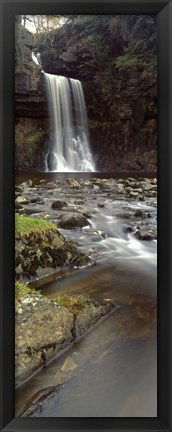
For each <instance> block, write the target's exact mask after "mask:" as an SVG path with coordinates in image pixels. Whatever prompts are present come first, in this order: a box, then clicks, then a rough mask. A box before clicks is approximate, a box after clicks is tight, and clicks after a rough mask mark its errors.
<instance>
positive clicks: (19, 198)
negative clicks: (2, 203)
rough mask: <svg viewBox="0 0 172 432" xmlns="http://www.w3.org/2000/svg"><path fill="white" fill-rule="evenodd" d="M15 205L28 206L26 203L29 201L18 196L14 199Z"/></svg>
mask: <svg viewBox="0 0 172 432" xmlns="http://www.w3.org/2000/svg"><path fill="white" fill-rule="evenodd" d="M15 203H16V204H28V203H29V200H28V198H26V197H24V196H21V195H19V196H18V197H17V198H16V200H15Z"/></svg>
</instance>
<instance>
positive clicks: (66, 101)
mask: <svg viewBox="0 0 172 432" xmlns="http://www.w3.org/2000/svg"><path fill="white" fill-rule="evenodd" d="M44 76H45V80H46V86H47V94H48V102H49V110H50V117H51V130H52V133H51V136H50V146H49V152H48V154H47V155H46V169H47V170H48V171H59V172H64V171H69V172H74V171H81V172H83V171H85V172H86V171H95V166H94V163H93V158H92V155H91V152H90V148H89V140H88V127H87V116H86V108H85V101H84V95H83V90H82V85H81V82H80V81H79V80H74V79H68V78H65V77H63V76H56V75H51V74H47V73H45V74H44Z"/></svg>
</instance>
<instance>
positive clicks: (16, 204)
mask: <svg viewBox="0 0 172 432" xmlns="http://www.w3.org/2000/svg"><path fill="white" fill-rule="evenodd" d="M22 209H23V207H22V205H21V204H19V203H18V202H15V210H22Z"/></svg>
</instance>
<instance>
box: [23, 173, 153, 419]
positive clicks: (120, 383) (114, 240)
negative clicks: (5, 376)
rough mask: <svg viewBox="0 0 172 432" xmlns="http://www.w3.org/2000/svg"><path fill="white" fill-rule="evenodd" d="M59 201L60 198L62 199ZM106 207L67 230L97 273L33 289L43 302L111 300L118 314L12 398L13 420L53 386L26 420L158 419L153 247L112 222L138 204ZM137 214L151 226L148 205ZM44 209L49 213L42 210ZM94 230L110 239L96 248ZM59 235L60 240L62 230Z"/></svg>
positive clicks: (75, 274)
mask: <svg viewBox="0 0 172 432" xmlns="http://www.w3.org/2000/svg"><path fill="white" fill-rule="evenodd" d="M72 177H73V178H74V175H73V173H72ZM74 193H75V194H76V192H73V194H74ZM64 195H65V192H64V191H62V192H61V196H63V197H64ZM67 196H68V195H67V192H66V197H67ZM102 197H103V193H102V194H101V199H102ZM104 199H106V200H107V201H106V206H105V209H101V210H100V212H99V213H96V212H95V214H93V215H92V219H91V220H90V223H91V227H90V228H88V229H83V230H76V231H72V230H71V231H70V230H68V231H67V230H66V232H67V236H68V237H70V238H71V239H73V240H75V241H77V242H78V245H79V247H80V248H81V250H85V251H88V250H90V249H91V250H93V252H94V253H96V254H97V260H96V265H95V266H90V267H88V268H85V269H84V268H83V269H78V270H70V269H65V270H63V271H61V272H58V273H56V275H53V277H52V276H50V277H48V278H45V279H44V280H42V281H41V285H40V282H35V283H34V284H32V285H33V286H35V287H38V288H39V289H40V288H41V289H42V290H43V291H42V292H43V293H44V294H45V295H46V296H48V297H49V298H53V297H56V296H57V293H60V292H64V291H67V292H70V293H86V294H89V295H92V296H94V297H96V298H110V299H113V300H115V302H116V304H117V305H118V306H119V307H118V308H117V309H116V310H115V311H114V312H113V313H112V314H111V315H109V316H108V317H106V319H104V320H103V321H102V322H100V323H99V324H98V325H96V326H95V327H94V328H93V329H92V331H91V332H89V333H88V334H87V335H86V336H84V337H83V338H82V339H81V340H80V341H78V342H76V343H75V344H74V345H73V346H72V347H71V348H70V349H68V350H67V351H66V352H65V353H64V354H63V355H61V356H60V357H58V358H56V359H54V360H53V361H51V363H50V364H49V365H48V366H47V367H46V368H43V369H41V370H40V371H39V372H38V373H37V374H36V375H35V376H34V377H32V378H31V379H30V381H29V382H27V383H25V384H24V385H22V386H21V387H20V388H18V389H17V390H16V415H17V416H18V415H21V414H22V413H23V411H24V410H25V409H26V408H27V407H29V406H30V405H32V401H33V400H34V399H35V395H37V396H38V395H40V394H41V392H42V391H43V390H44V389H47V388H49V387H54V386H58V387H57V390H56V391H55V393H53V394H52V397H51V398H48V399H47V400H46V399H45V402H44V403H43V404H42V405H41V408H39V409H38V410H34V411H33V412H32V416H38V417H40V416H42V417H46V416H48V417H82V416H83V417H87V416H88V417H92V416H96V417H97V416H100V417H106V416H110V417H135V416H136V417H137V416H139V417H144V416H145V417H156V415H157V375H156V374H157V353H156V349H157V348H156V241H150V242H140V241H138V240H136V239H135V238H134V237H133V236H132V235H129V234H128V235H126V234H124V232H123V229H122V223H123V222H121V221H119V220H118V219H117V218H116V217H115V216H114V214H115V212H117V211H119V210H121V208H122V206H129V208H130V207H133V208H136V209H137V208H138V203H137V202H134V201H132V202H131V200H130V202H124V201H123V200H122V199H121V200H115V201H113V200H111V201H110V203H109V201H108V199H107V196H104ZM93 205H95V196H94V195H90V197H89V200H88V203H87V207H90V208H93ZM142 206H143V207H142V208H143V209H147V211H150V212H152V217H153V219H152V220H155V214H154V213H155V207H154V202H153V200H152V199H150V200H148V201H147V202H146V203H143V204H142ZM45 209H46V211H48V205H47V207H46V206H45ZM37 210H38V207H37V206H35V211H37ZM42 210H43V209H42V208H41V211H42ZM49 210H50V209H49ZM95 229H97V230H102V229H103V230H104V231H105V232H106V233H107V234H108V237H107V238H104V239H102V240H101V241H100V242H98V243H97V242H96V243H95V242H94V239H93V237H94V236H93V232H94V230H95ZM61 231H62V233H63V234H64V231H65V230H61ZM66 359H67V362H68V363H70V362H72V365H73V368H72V369H71V368H68V370H67V369H66V368H64V365H66V363H65V362H66ZM70 364H71V363H70ZM33 407H34V405H33ZM35 407H36V405H35Z"/></svg>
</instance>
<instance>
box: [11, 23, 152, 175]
mask: <svg viewBox="0 0 172 432" xmlns="http://www.w3.org/2000/svg"><path fill="white" fill-rule="evenodd" d="M70 18H71V19H69V20H68V22H67V23H66V24H65V26H63V27H61V28H58V29H56V30H54V31H53V32H51V33H50V34H48V35H46V34H40V35H38V36H37V39H36V40H35V41H34V40H33V37H32V35H30V34H28V32H27V31H26V30H24V31H23V28H21V26H19V30H18V36H17V39H16V40H17V43H18V45H20V44H21V45H22V46H24V47H25V50H26V51H25V57H24V56H23V57H24V60H23V64H22V66H21V64H19V63H21V55H20V52H19V54H18V59H19V60H18V61H16V119H17V122H18V123H20V121H21V120H20V119H21V118H23V117H26V118H29V119H32V118H34V121H35V122H36V121H38V123H39V124H40V121H41V128H42V129H44V134H43V137H42V151H44V149H45V148H46V145H47V144H46V142H47V139H48V121H47V118H48V113H47V98H46V91H45V84H44V79H43V74H42V73H41V71H40V68H39V67H38V66H36V65H35V64H34V63H33V61H32V58H31V50H32V49H34V50H35V52H38V51H39V52H40V53H41V59H42V65H43V69H44V70H45V71H46V72H48V73H53V74H58V75H64V76H66V77H70V78H75V79H79V80H81V82H82V85H83V89H84V95H85V100H86V107H87V115H88V126H89V133H90V144H91V149H92V152H93V154H94V157H95V160H96V167H97V169H99V170H111V171H113V170H117V171H133V170H135V171H140V172H152V171H153V172H156V165H157V164H156V144H157V124H156V116H157V94H156V83H157V77H156V69H157V65H156V18H155V17H149V16H148V17H147V16H140V17H137V16H128V17H126V16H124V17H122V16H121V17H118V16H116V17H110V16H93V17H91V16H85V17H84V16H81V17H70ZM23 32H25V33H26V36H25V37H24V36H23ZM18 51H19V50H18ZM39 145H40V143H39ZM38 154H39V150H38ZM22 159H23V164H20V169H21V165H22V166H23V169H25V168H26V167H25V163H24V160H25V152H24V153H23V157H22ZM38 159H40V158H38ZM37 162H38V166H39V165H40V160H38V161H37ZM29 164H30V167H32V165H33V161H32V155H30V157H29V158H28V162H27V166H28V165H29ZM16 166H17V168H19V166H18V145H17V153H16ZM34 166H36V159H35V158H34Z"/></svg>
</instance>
